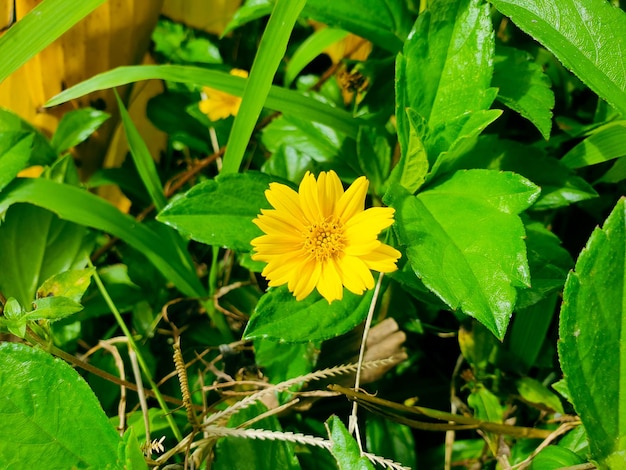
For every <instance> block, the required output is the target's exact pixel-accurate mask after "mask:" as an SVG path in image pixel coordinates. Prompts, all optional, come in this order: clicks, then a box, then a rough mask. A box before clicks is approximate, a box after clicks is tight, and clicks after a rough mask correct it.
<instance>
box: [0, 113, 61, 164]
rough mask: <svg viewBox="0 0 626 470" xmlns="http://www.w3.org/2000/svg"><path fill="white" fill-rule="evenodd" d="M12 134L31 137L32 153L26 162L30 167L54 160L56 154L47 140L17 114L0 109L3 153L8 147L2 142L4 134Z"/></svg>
mask: <svg viewBox="0 0 626 470" xmlns="http://www.w3.org/2000/svg"><path fill="white" fill-rule="evenodd" d="M14 132H16V133H23V132H26V133H28V134H32V135H33V142H32V153H31V155H30V160H29V162H28V163H29V164H30V165H49V164H50V163H52V162H53V161H54V160H55V159H56V157H57V155H56V152H55V151H54V149H53V148H52V147H51V146H50V143H49V142H48V139H46V138H45V137H44V136H43V135H42V134H41V133H40V132H39V131H38V130H37V129H35V128H34V127H33V126H32V125H31V124H29V123H28V122H26V121H24V120H23V119H22V118H21V117H19V116H18V115H17V114H15V113H13V112H11V111H9V110H8V109H3V108H0V139H1V140H0V141H2V143H0V145H1V146H2V148H3V150H4V151H6V149H7V147H6V146H7V145H8V144H6V143H4V142H3V141H4V139H5V137H4V134H5V133H8V134H10V133H14Z"/></svg>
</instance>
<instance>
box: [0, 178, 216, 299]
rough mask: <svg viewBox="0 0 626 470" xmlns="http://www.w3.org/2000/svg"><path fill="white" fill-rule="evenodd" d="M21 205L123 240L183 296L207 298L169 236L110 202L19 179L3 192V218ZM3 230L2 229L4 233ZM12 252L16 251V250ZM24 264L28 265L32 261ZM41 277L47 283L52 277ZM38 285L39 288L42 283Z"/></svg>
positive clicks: (43, 181) (50, 183) (25, 230)
mask: <svg viewBox="0 0 626 470" xmlns="http://www.w3.org/2000/svg"><path fill="white" fill-rule="evenodd" d="M17 202H28V203H30V204H34V205H37V206H40V207H43V208H45V209H48V210H50V211H52V212H54V213H56V214H57V215H58V216H59V217H60V218H61V219H64V220H68V221H70V222H75V223H77V224H81V225H84V226H87V227H92V228H95V229H97V230H102V231H104V232H108V233H110V234H112V235H114V236H116V237H119V238H120V239H122V240H124V241H125V242H126V243H128V244H129V245H130V246H132V247H133V248H135V249H136V250H138V251H140V252H141V253H143V255H144V256H145V257H146V258H148V260H149V261H150V262H151V263H152V264H153V265H154V266H155V267H156V268H157V269H158V270H159V271H160V272H161V273H162V274H163V275H164V276H165V278H166V279H169V280H170V281H172V283H174V285H175V286H176V287H177V288H178V289H179V290H180V291H181V292H182V293H184V294H185V295H188V296H190V297H202V296H203V295H204V292H205V291H204V288H203V287H202V285H201V284H200V281H199V280H198V278H197V277H196V273H195V270H194V269H193V265H192V264H191V260H190V259H189V255H188V253H187V252H184V251H182V250H181V249H180V247H179V246H177V245H176V246H174V245H175V244H174V243H173V242H172V240H171V238H170V237H169V236H167V237H165V236H161V235H159V234H158V233H157V231H155V230H153V229H150V228H148V227H147V226H146V225H145V224H140V223H138V222H137V221H136V220H135V219H133V218H132V217H130V216H129V215H127V214H123V213H121V212H120V211H119V210H118V209H117V208H115V207H114V206H113V205H111V204H110V203H108V202H107V201H105V200H103V199H101V198H99V197H97V196H95V195H93V194H91V193H89V192H87V191H84V190H82V189H79V188H76V187H74V186H69V185H66V184H61V183H56V182H54V181H50V180H46V179H43V178H37V179H31V178H29V179H18V180H15V181H13V182H12V183H11V184H10V185H9V186H7V188H6V189H5V190H4V191H3V192H2V197H1V198H0V214H2V213H4V212H5V211H6V210H7V208H8V207H10V206H11V205H12V204H14V203H17ZM2 227H3V226H0V231H1V230H2ZM15 233H17V232H15ZM19 233H20V236H22V235H21V234H23V233H28V234H32V233H34V231H33V229H32V227H30V228H29V227H23V228H20V229H19ZM15 242H16V240H13V241H11V243H15ZM9 246H12V245H9ZM10 249H12V250H14V248H10ZM20 250H21V249H20ZM20 250H17V252H19V251H20ZM24 262H25V263H27V262H28V260H25V261H24ZM20 265H21V264H20ZM67 269H68V268H65V269H62V270H60V271H65V270H67ZM0 275H2V270H0ZM41 277H42V278H43V279H47V278H48V277H50V276H49V275H48V276H41ZM34 284H36V285H39V282H35V283H34ZM36 285H35V289H36ZM33 292H34V291H33ZM27 302H30V299H29V300H27V301H26V302H25V303H27Z"/></svg>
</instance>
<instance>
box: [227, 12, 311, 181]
mask: <svg viewBox="0 0 626 470" xmlns="http://www.w3.org/2000/svg"><path fill="white" fill-rule="evenodd" d="M305 3H306V0H277V1H276V3H275V5H274V9H273V10H272V14H271V15H270V19H269V21H268V22H267V26H266V27H265V32H264V33H263V36H262V37H261V42H260V43H259V48H258V50H257V55H256V57H255V58H254V62H253V64H252V69H251V70H250V77H249V78H248V81H247V83H246V87H245V88H244V90H243V95H242V97H241V106H240V108H239V111H238V112H237V116H235V122H234V123H233V128H232V130H231V133H230V136H229V138H228V143H227V144H226V152H225V154H224V157H223V164H222V170H221V172H222V173H223V174H228V173H237V172H238V171H239V166H240V165H241V162H242V161H243V156H244V153H245V151H246V148H247V146H248V142H249V141H250V137H251V136H252V132H253V131H254V127H255V125H256V122H257V119H258V118H259V115H260V114H261V110H262V109H263V106H265V101H266V99H267V95H268V94H269V92H270V88H271V86H272V81H273V80H274V75H275V74H276V70H277V69H278V65H279V64H280V61H281V60H282V59H283V56H284V55H285V53H286V51H287V43H288V42H289V36H290V35H291V31H292V29H293V27H294V25H295V23H296V21H297V19H298V16H299V15H300V12H301V11H302V8H304V5H305Z"/></svg>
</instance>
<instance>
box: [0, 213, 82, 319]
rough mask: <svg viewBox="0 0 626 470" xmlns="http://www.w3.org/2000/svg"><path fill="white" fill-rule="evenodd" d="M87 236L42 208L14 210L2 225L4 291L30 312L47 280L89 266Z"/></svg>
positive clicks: (0, 248)
mask: <svg viewBox="0 0 626 470" xmlns="http://www.w3.org/2000/svg"><path fill="white" fill-rule="evenodd" d="M86 234H87V231H86V230H85V228H84V227H82V226H79V225H76V224H73V223H70V222H67V221H65V220H60V219H59V218H58V217H56V216H55V215H54V214H52V213H51V212H48V211H46V210H44V209H41V208H39V207H34V206H30V205H26V204H19V205H15V206H12V207H11V208H10V209H9V210H8V211H7V213H6V216H5V220H4V222H3V223H2V225H0V252H1V253H2V269H0V291H2V292H3V294H4V295H6V296H8V297H15V298H16V299H17V300H18V302H19V303H20V304H21V305H22V306H24V308H27V309H28V306H29V305H30V303H31V302H32V301H33V300H35V292H36V291H37V288H38V287H39V286H40V285H41V284H42V283H43V282H44V281H45V280H46V279H48V278H50V277H51V276H52V275H54V274H58V273H61V272H64V271H67V270H69V269H81V268H83V267H84V266H85V265H86V263H87V259H88V256H89V251H90V246H89V245H88V244H86V243H85V241H86V240H85V236H86Z"/></svg>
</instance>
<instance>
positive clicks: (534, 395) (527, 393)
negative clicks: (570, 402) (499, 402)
mask: <svg viewBox="0 0 626 470" xmlns="http://www.w3.org/2000/svg"><path fill="white" fill-rule="evenodd" d="M515 386H516V387H517V391H518V392H519V394H520V396H521V397H522V398H523V399H524V400H526V401H527V402H530V403H537V404H540V405H543V406H545V407H547V408H549V409H551V410H554V411H556V412H558V413H560V414H565V411H563V405H561V400H559V397H557V396H556V395H555V394H554V392H552V391H551V390H550V389H549V388H548V387H546V386H545V385H543V384H542V383H541V382H539V381H538V380H535V379H532V378H530V377H522V378H521V379H519V380H517V381H516V382H515Z"/></svg>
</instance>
